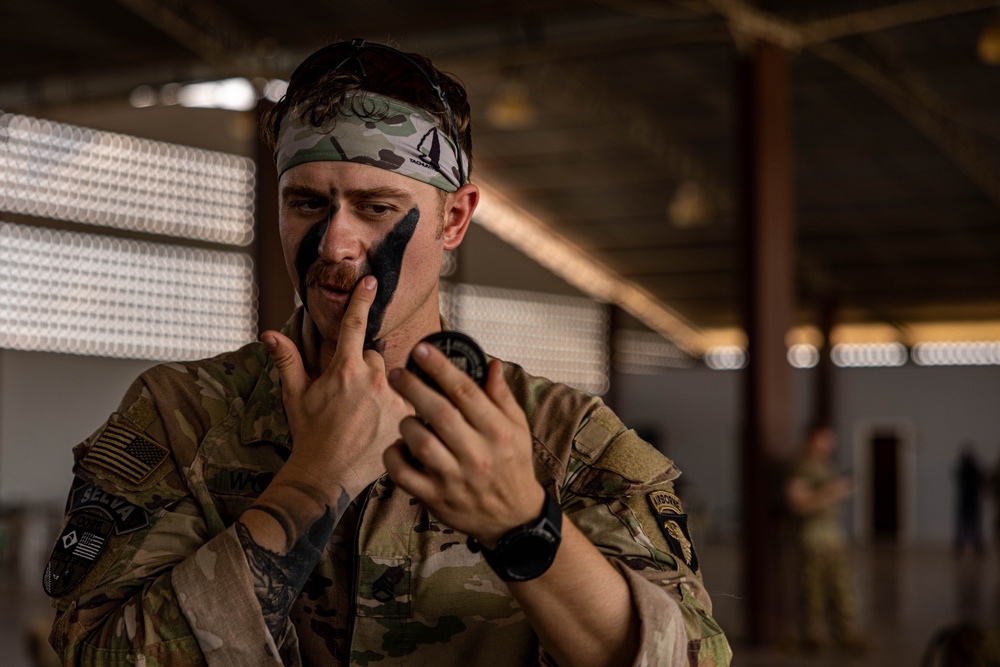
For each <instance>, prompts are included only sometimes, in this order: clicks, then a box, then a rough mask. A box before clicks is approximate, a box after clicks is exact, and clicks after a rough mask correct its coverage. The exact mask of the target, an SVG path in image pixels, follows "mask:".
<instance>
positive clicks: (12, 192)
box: [0, 113, 254, 245]
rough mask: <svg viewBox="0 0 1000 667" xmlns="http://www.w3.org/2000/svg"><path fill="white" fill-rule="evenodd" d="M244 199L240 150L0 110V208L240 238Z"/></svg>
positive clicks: (249, 186)
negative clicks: (213, 148)
mask: <svg viewBox="0 0 1000 667" xmlns="http://www.w3.org/2000/svg"><path fill="white" fill-rule="evenodd" d="M253 209H254V164H253V161H252V160H249V159H247V158H243V157H240V156H236V155H229V154H226V153H219V152H214V151H206V150H201V149H196V148H188V147H185V146H178V145H175V144H169V143H164V142H158V141H150V140H148V139H139V138H136V137H130V136H126V135H123V134H116V133H113V132H101V131H98V130H91V129H87V128H83V127H76V126H73V125H66V124H63V123H55V122H52V121H47V120H40V119H37V118H31V117H29V116H19V115H16V114H10V113H0V210H3V211H10V212H13V213H23V214H26V215H32V216H36V217H39V218H52V219H56V220H66V221H69V222H80V223H86V224H91V225H100V226H103V227H112V228H116V229H128V230H134V231H140V232H147V233H151V234H163V235H166V236H175V237H181V238H188V239H196V240H202V241H211V242H214V243H223V244H231V245H246V244H248V243H250V241H251V240H252V238H253Z"/></svg>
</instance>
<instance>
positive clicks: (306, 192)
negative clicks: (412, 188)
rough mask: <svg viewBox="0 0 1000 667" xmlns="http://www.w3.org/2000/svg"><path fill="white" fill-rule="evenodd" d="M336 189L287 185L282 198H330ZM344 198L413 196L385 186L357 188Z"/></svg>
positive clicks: (405, 197) (346, 192)
mask: <svg viewBox="0 0 1000 667" xmlns="http://www.w3.org/2000/svg"><path fill="white" fill-rule="evenodd" d="M336 192H337V190H336V189H331V190H328V191H326V192H324V191H322V190H319V189H317V188H313V187H310V186H308V185H295V184H291V185H286V186H285V187H283V188H281V198H282V199H289V198H291V197H329V196H330V195H331V194H333V193H336ZM343 194H344V196H345V197H347V198H348V199H410V198H412V195H411V194H410V193H409V192H407V191H406V190H400V189H399V188H394V187H390V186H383V187H378V188H356V189H354V190H345V191H344V192H343Z"/></svg>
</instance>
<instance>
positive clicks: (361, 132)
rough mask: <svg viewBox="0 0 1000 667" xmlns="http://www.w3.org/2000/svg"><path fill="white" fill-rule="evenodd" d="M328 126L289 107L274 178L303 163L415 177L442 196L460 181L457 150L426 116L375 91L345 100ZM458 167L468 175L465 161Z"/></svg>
mask: <svg viewBox="0 0 1000 667" xmlns="http://www.w3.org/2000/svg"><path fill="white" fill-rule="evenodd" d="M345 107H346V109H345V110H343V111H342V112H341V113H340V114H339V115H338V116H337V117H336V118H335V119H334V120H333V121H332V122H331V123H330V124H329V125H328V126H324V127H316V126H314V125H313V124H312V123H311V122H310V121H309V110H303V109H300V108H295V109H291V110H290V111H289V112H288V113H287V114H286V115H285V118H284V119H283V120H282V121H281V130H280V132H279V134H278V142H277V144H278V146H277V149H276V150H275V153H274V162H275V165H276V166H277V168H278V176H279V177H280V176H281V174H283V173H285V171H287V170H288V169H291V168H292V167H294V166H296V165H299V164H302V163H304V162H317V161H324V160H333V161H341V162H357V163H360V164H368V165H372V166H375V167H379V168H380V169H386V170H388V171H393V172H395V173H397V174H401V175H403V176H407V177H409V178H413V179H416V180H418V181H420V182H422V183H427V184H429V185H433V186H434V187H436V188H439V189H441V190H444V191H445V192H454V191H455V190H457V189H458V188H459V187H461V186H462V185H464V183H462V182H460V174H459V169H458V148H457V147H456V146H455V144H454V142H452V140H451V137H450V136H448V135H447V133H445V132H442V131H441V128H440V127H439V126H438V124H437V122H436V121H435V119H434V118H433V117H432V116H431V115H430V114H428V113H427V112H425V111H423V110H421V109H417V108H416V107H413V106H410V105H408V104H404V103H403V102H400V101H399V100H395V99H393V98H391V97H385V96H382V95H375V94H373V93H364V94H363V95H356V96H354V97H352V98H348V99H347V100H345ZM462 164H464V165H466V167H465V171H466V173H468V164H469V160H468V157H467V156H465V155H464V154H463V156H462Z"/></svg>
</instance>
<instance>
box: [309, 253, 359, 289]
mask: <svg viewBox="0 0 1000 667" xmlns="http://www.w3.org/2000/svg"><path fill="white" fill-rule="evenodd" d="M370 273H371V269H370V268H369V266H368V264H367V262H365V263H364V264H362V265H358V264H342V263H337V264H335V263H333V262H327V261H325V260H322V259H317V260H316V261H315V262H314V263H313V264H312V266H310V267H309V269H308V270H307V271H306V275H305V281H304V282H305V284H306V287H318V286H319V285H325V286H327V287H332V288H334V289H338V290H343V291H345V292H350V291H352V290H354V287H355V286H356V285H357V284H358V281H360V280H361V279H362V278H364V277H365V276H367V275H369V274H370Z"/></svg>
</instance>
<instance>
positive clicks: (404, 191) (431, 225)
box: [278, 162, 445, 351]
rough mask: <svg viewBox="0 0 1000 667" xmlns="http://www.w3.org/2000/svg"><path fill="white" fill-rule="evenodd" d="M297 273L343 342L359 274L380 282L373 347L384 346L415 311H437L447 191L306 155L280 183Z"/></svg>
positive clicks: (325, 331) (283, 227) (321, 319)
mask: <svg viewBox="0 0 1000 667" xmlns="http://www.w3.org/2000/svg"><path fill="white" fill-rule="evenodd" d="M278 197H279V218H278V219H279V228H280V232H281V244H282V249H283V252H284V257H285V265H286V268H287V269H288V274H289V276H290V277H291V278H292V281H293V283H294V284H295V286H296V288H297V290H298V292H299V297H300V298H301V299H302V302H303V303H304V304H305V306H306V308H307V310H308V311H309V315H310V317H311V318H312V320H313V322H314V323H315V324H316V326H317V328H318V329H319V332H320V334H321V335H322V337H323V339H324V340H325V341H328V342H330V343H332V344H334V345H335V344H336V341H337V339H338V337H339V333H340V322H341V319H342V317H343V314H344V310H345V309H346V307H347V302H348V301H349V299H350V295H351V292H352V290H353V288H354V286H355V285H356V284H357V282H358V280H360V279H361V278H362V277H364V276H366V275H368V274H372V275H374V276H375V277H376V278H377V279H378V282H379V285H378V292H377V295H376V299H375V302H374V303H373V304H372V308H371V310H370V311H369V317H368V321H369V327H368V335H367V336H366V346H367V347H370V348H374V349H379V350H380V351H381V346H382V345H384V342H385V340H386V339H387V338H389V337H390V336H391V335H392V334H393V333H394V332H396V331H397V330H399V329H400V328H405V326H406V324H407V323H408V322H409V321H410V320H413V319H414V318H417V319H420V320H422V321H426V319H427V318H428V317H430V314H429V312H428V311H429V310H433V313H434V314H433V317H434V318H436V317H437V298H436V295H437V284H438V274H439V272H440V267H441V260H442V253H443V250H444V243H445V239H443V233H442V197H441V195H440V194H439V191H438V190H437V189H436V188H434V187H432V186H430V185H427V184H425V183H421V182H419V181H415V180H413V179H411V178H407V177H405V176H400V175H398V174H394V173H392V172H389V171H386V170H384V169H379V168H376V167H371V166H368V165H362V164H356V163H352V162H306V163H304V164H300V165H298V166H295V167H293V168H291V169H289V170H288V171H286V172H285V173H284V174H282V176H281V180H280V181H279V183H278Z"/></svg>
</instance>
